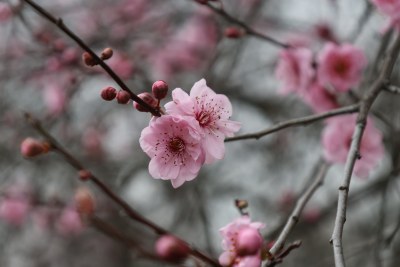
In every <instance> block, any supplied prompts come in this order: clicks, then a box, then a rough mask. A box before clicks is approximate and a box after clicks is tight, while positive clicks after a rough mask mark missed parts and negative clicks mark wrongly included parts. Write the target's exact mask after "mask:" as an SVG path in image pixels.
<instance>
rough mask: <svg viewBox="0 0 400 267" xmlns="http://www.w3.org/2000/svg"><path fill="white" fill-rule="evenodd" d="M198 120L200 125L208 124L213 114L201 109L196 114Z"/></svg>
mask: <svg viewBox="0 0 400 267" xmlns="http://www.w3.org/2000/svg"><path fill="white" fill-rule="evenodd" d="M196 120H197V121H198V122H199V124H200V126H206V125H207V124H208V123H210V121H211V116H210V114H209V113H208V112H204V111H201V112H200V113H197V114H196Z"/></svg>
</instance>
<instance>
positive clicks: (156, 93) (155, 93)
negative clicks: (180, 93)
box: [133, 80, 168, 112]
mask: <svg viewBox="0 0 400 267" xmlns="http://www.w3.org/2000/svg"><path fill="white" fill-rule="evenodd" d="M151 92H152V94H150V93H147V92H144V93H141V94H138V97H139V98H140V99H142V100H143V101H144V102H145V103H146V104H148V105H149V106H151V107H154V108H157V109H158V108H159V107H160V101H161V100H162V99H164V98H165V97H166V96H167V94H168V84H167V83H166V82H164V81H161V80H159V81H156V82H155V83H153V86H152V87H151ZM133 107H134V108H135V109H137V110H138V111H140V112H149V110H148V109H147V108H146V107H143V106H142V105H140V104H139V103H137V102H133Z"/></svg>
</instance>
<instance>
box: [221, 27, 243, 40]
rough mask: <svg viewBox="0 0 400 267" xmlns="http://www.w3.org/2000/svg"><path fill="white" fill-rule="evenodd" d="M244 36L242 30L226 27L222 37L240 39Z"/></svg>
mask: <svg viewBox="0 0 400 267" xmlns="http://www.w3.org/2000/svg"><path fill="white" fill-rule="evenodd" d="M243 34H244V32H243V30H241V29H239V28H236V27H228V28H226V29H225V32H224V35H225V36H226V37H228V38H232V39H235V38H240V37H241V36H242V35H243Z"/></svg>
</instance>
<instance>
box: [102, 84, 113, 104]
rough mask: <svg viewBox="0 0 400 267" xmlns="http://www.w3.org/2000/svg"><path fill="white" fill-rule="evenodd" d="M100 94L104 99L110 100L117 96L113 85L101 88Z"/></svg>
mask: <svg viewBox="0 0 400 267" xmlns="http://www.w3.org/2000/svg"><path fill="white" fill-rule="evenodd" d="M100 95H101V98H103V99H104V100H106V101H111V100H113V99H114V98H115V97H116V96H117V90H115V88H114V87H111V86H109V87H106V88H104V89H103V90H101V93H100Z"/></svg>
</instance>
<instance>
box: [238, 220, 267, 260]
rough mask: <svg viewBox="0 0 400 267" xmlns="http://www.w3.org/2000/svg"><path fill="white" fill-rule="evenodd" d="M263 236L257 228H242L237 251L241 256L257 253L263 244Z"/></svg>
mask: <svg viewBox="0 0 400 267" xmlns="http://www.w3.org/2000/svg"><path fill="white" fill-rule="evenodd" d="M262 242H263V241H262V238H261V235H260V233H259V232H258V230H257V229H254V228H251V227H249V228H246V229H243V230H240V231H239V233H238V237H237V252H238V255H240V256H245V255H254V254H256V253H257V252H258V251H259V250H260V248H261V245H262Z"/></svg>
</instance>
